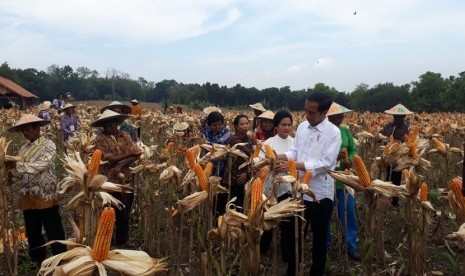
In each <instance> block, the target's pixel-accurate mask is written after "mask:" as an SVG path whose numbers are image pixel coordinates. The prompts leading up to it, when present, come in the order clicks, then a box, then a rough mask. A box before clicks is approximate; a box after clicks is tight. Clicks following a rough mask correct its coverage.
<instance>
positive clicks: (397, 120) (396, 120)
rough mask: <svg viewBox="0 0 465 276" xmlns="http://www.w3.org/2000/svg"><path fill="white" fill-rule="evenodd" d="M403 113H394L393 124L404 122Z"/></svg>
mask: <svg viewBox="0 0 465 276" xmlns="http://www.w3.org/2000/svg"><path fill="white" fill-rule="evenodd" d="M404 119H405V115H394V124H396V125H400V124H402V123H403V122H404Z"/></svg>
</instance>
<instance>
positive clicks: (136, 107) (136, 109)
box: [131, 99, 142, 138]
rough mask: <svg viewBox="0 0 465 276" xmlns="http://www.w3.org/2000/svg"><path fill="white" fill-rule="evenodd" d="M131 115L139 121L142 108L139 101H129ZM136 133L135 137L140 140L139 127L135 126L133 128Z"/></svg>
mask: <svg viewBox="0 0 465 276" xmlns="http://www.w3.org/2000/svg"><path fill="white" fill-rule="evenodd" d="M131 105H132V106H131V115H132V116H135V117H136V118H137V119H140V117H141V116H142V107H141V106H140V104H139V101H138V100H136V99H132V100H131ZM134 129H135V131H136V133H137V137H138V138H140V126H138V127H137V126H136V127H134Z"/></svg>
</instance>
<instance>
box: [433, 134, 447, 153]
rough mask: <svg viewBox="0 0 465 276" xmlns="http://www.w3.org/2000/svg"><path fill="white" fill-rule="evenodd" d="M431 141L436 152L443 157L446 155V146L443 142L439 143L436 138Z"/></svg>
mask: <svg viewBox="0 0 465 276" xmlns="http://www.w3.org/2000/svg"><path fill="white" fill-rule="evenodd" d="M432 140H433V142H434V145H435V146H436V148H437V149H438V151H439V152H440V153H442V154H444V155H445V154H446V153H447V147H446V145H445V144H444V143H443V142H441V141H439V140H438V139H437V138H433V139H432Z"/></svg>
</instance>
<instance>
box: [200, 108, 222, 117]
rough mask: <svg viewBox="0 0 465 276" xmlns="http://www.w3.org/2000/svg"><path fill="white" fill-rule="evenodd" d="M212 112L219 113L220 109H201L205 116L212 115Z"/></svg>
mask: <svg viewBox="0 0 465 276" xmlns="http://www.w3.org/2000/svg"><path fill="white" fill-rule="evenodd" d="M213 111H216V112H219V113H221V109H219V108H218V107H216V106H209V107H205V108H204V109H203V113H205V115H208V114H210V113H212V112H213Z"/></svg>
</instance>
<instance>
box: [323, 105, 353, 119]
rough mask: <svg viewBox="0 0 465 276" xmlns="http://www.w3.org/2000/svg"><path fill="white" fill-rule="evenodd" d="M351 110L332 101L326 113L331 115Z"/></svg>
mask: <svg viewBox="0 0 465 276" xmlns="http://www.w3.org/2000/svg"><path fill="white" fill-rule="evenodd" d="M352 111H353V110H350V109H348V108H347V107H344V106H342V105H340V104H337V103H335V102H333V103H332V104H331V106H330V107H329V110H328V113H327V114H326V115H327V116H331V115H337V114H342V113H347V112H352Z"/></svg>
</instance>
